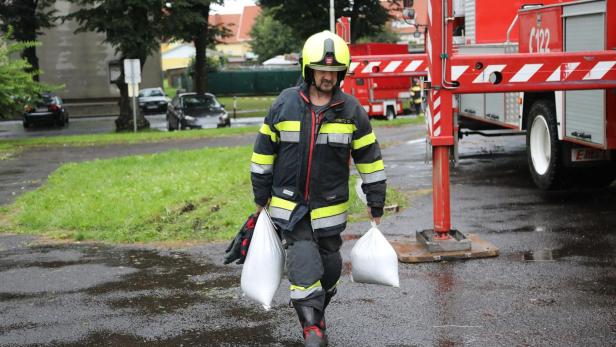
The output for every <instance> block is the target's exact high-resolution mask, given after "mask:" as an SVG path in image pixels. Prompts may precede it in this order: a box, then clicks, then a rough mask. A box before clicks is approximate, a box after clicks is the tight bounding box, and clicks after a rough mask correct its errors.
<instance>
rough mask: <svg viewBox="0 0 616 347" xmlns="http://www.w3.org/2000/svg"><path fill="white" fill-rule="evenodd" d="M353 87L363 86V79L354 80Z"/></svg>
mask: <svg viewBox="0 0 616 347" xmlns="http://www.w3.org/2000/svg"><path fill="white" fill-rule="evenodd" d="M355 85H357V86H363V85H364V79H363V78H358V79H356V80H355Z"/></svg>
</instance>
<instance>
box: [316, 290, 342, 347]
mask: <svg viewBox="0 0 616 347" xmlns="http://www.w3.org/2000/svg"><path fill="white" fill-rule="evenodd" d="M337 292H338V290H337V289H336V288H332V289H330V290H328V291H326V292H325V305H323V314H322V317H321V321H319V328H321V330H323V334H324V335H325V339H327V331H326V329H327V324H325V309H326V308H327V305H329V302H330V301H332V298H333V297H334V295H336V293H337Z"/></svg>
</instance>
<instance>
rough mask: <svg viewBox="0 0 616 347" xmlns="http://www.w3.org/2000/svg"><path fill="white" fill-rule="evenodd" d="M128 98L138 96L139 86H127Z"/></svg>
mask: <svg viewBox="0 0 616 347" xmlns="http://www.w3.org/2000/svg"><path fill="white" fill-rule="evenodd" d="M128 96H129V97H131V98H132V97H133V96H139V85H138V84H128Z"/></svg>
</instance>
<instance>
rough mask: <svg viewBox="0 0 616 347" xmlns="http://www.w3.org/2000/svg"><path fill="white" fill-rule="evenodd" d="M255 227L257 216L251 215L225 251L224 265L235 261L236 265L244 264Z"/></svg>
mask: <svg viewBox="0 0 616 347" xmlns="http://www.w3.org/2000/svg"><path fill="white" fill-rule="evenodd" d="M255 225H257V216H255V215H252V214H251V215H250V216H248V219H247V220H246V222H244V225H242V227H241V228H240V231H239V232H238V233H237V235H235V237H234V238H233V241H231V243H230V244H229V246H228V247H227V249H226V250H225V253H226V255H225V264H229V263H231V262H233V261H235V260H237V263H236V264H244V261H245V260H246V254H248V247H250V240H251V239H252V233H253V232H254V230H255Z"/></svg>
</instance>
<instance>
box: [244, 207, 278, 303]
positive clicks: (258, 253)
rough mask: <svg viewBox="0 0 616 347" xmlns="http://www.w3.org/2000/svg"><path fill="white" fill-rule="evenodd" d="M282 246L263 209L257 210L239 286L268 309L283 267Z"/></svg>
mask: <svg viewBox="0 0 616 347" xmlns="http://www.w3.org/2000/svg"><path fill="white" fill-rule="evenodd" d="M284 259H285V256H284V249H283V248H282V243H281V242H280V239H279V238H278V235H277V234H276V230H274V225H273V224H272V221H271V220H270V218H269V216H268V214H267V212H266V211H265V209H264V210H263V211H261V213H260V214H259V218H258V219H257V225H256V226H255V229H254V232H253V234H252V240H251V242H250V248H248V254H247V255H246V261H245V262H244V267H243V268H242V277H241V288H242V292H243V294H244V295H245V296H247V297H249V298H250V299H253V300H255V301H257V302H258V303H260V304H261V305H263V308H265V309H266V310H269V308H270V304H271V302H272V299H273V298H274V294H276V290H278V286H279V285H280V280H281V278H282V271H283V269H284Z"/></svg>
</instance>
